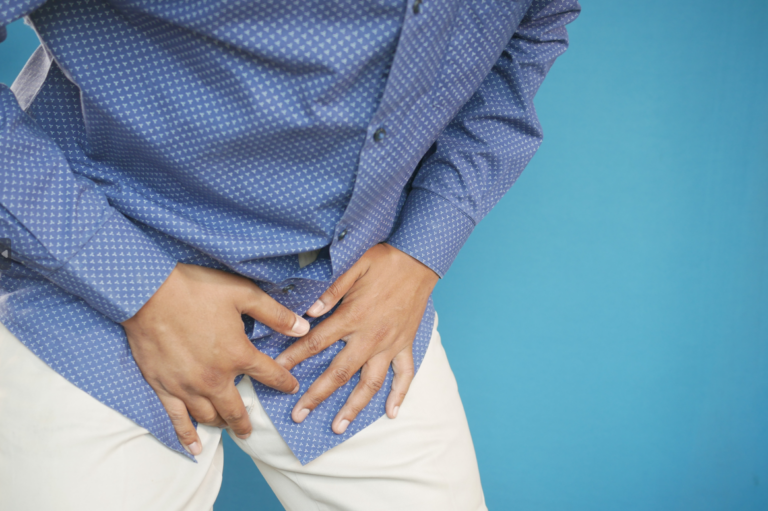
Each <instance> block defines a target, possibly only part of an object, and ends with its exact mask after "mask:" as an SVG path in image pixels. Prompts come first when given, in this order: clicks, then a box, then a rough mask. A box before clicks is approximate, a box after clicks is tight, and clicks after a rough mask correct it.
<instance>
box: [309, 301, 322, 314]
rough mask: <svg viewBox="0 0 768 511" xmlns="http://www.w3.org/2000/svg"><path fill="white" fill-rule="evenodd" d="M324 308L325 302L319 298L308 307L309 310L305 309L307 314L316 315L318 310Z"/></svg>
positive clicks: (318, 312)
mask: <svg viewBox="0 0 768 511" xmlns="http://www.w3.org/2000/svg"><path fill="white" fill-rule="evenodd" d="M324 308H325V304H324V303H323V302H321V301H320V300H318V301H316V302H315V303H313V304H312V307H310V308H309V310H308V311H307V314H310V315H312V316H317V315H318V314H320V312H321V311H322V310H323V309H324Z"/></svg>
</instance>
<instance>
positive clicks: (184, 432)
mask: <svg viewBox="0 0 768 511" xmlns="http://www.w3.org/2000/svg"><path fill="white" fill-rule="evenodd" d="M176 436H178V437H179V439H180V440H181V441H182V442H184V443H190V442H191V441H192V440H195V430H194V429H191V428H190V429H187V428H179V429H176Z"/></svg>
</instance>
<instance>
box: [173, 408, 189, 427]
mask: <svg viewBox="0 0 768 511" xmlns="http://www.w3.org/2000/svg"><path fill="white" fill-rule="evenodd" d="M168 418H169V419H171V424H173V426H174V427H177V426H179V427H181V426H185V425H186V421H187V420H188V419H189V416H187V414H186V413H183V412H180V411H176V410H172V411H169V412H168Z"/></svg>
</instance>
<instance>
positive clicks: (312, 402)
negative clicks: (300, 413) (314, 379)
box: [305, 394, 323, 410]
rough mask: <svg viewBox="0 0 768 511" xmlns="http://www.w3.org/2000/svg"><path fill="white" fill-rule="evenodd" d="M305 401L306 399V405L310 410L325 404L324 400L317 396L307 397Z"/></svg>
mask: <svg viewBox="0 0 768 511" xmlns="http://www.w3.org/2000/svg"><path fill="white" fill-rule="evenodd" d="M305 399H306V403H307V404H308V405H309V408H310V409H312V410H314V409H315V408H317V407H318V406H320V405H321V404H322V402H323V398H321V397H320V396H317V395H315V394H312V395H307V396H305Z"/></svg>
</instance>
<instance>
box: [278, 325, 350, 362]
mask: <svg viewBox="0 0 768 511" xmlns="http://www.w3.org/2000/svg"><path fill="white" fill-rule="evenodd" d="M349 330H350V325H349V323H348V322H347V321H345V318H344V317H343V315H339V314H338V312H334V314H333V315H332V316H331V317H329V318H328V319H326V320H325V321H323V322H321V323H320V324H319V325H317V326H316V327H315V328H313V329H312V330H310V331H309V333H308V334H307V335H305V336H304V337H302V338H301V339H299V340H297V341H296V342H294V343H293V344H291V345H290V346H288V347H287V348H286V349H285V350H284V351H283V352H282V353H280V354H279V355H278V356H277V358H276V359H275V362H277V363H278V364H280V365H282V366H283V367H285V368H286V369H288V370H290V369H293V368H294V367H296V365H297V364H299V363H300V362H302V361H304V360H306V359H308V358H309V357H312V356H315V355H317V354H318V353H320V352H321V351H323V350H324V349H326V348H328V346H330V345H331V344H333V343H335V342H336V341H338V340H339V339H341V338H342V337H344V336H346V335H348V334H349V333H350V331H349Z"/></svg>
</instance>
